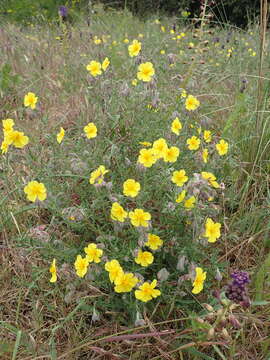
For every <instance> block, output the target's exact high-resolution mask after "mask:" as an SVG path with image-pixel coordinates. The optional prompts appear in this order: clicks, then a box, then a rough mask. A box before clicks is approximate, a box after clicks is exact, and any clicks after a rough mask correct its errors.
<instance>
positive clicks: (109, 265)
mask: <svg viewBox="0 0 270 360" xmlns="http://www.w3.org/2000/svg"><path fill="white" fill-rule="evenodd" d="M105 270H106V271H108V272H109V278H110V282H111V283H113V282H114V281H115V279H116V278H117V277H118V276H120V275H123V274H124V271H123V269H122V267H121V265H120V264H119V262H118V261H117V260H111V261H107V262H106V264H105Z"/></svg>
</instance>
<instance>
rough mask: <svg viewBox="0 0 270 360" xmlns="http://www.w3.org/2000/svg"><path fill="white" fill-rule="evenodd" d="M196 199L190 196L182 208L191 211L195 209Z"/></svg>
mask: <svg viewBox="0 0 270 360" xmlns="http://www.w3.org/2000/svg"><path fill="white" fill-rule="evenodd" d="M195 203H196V198H195V196H191V197H190V198H189V199H187V200H186V201H185V203H184V207H185V208H186V209H187V210H190V209H193V208H194V207H195Z"/></svg>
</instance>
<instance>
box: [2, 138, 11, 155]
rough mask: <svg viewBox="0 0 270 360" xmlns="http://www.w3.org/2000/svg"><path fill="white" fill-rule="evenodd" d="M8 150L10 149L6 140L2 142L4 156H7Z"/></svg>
mask: <svg viewBox="0 0 270 360" xmlns="http://www.w3.org/2000/svg"><path fill="white" fill-rule="evenodd" d="M8 148H9V145H8V143H7V142H6V141H5V140H4V141H2V143H1V151H2V154H6V153H7V151H8Z"/></svg>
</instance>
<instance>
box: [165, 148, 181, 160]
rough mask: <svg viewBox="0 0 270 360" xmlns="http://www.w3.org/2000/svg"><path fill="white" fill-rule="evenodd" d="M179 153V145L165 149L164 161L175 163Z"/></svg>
mask: <svg viewBox="0 0 270 360" xmlns="http://www.w3.org/2000/svg"><path fill="white" fill-rule="evenodd" d="M179 154H180V151H179V149H178V147H176V146H172V147H171V148H168V149H167V150H166V151H165V154H164V161H165V162H170V163H174V162H175V161H176V160H177V158H178V156H179Z"/></svg>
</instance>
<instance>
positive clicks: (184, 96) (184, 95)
mask: <svg viewBox="0 0 270 360" xmlns="http://www.w3.org/2000/svg"><path fill="white" fill-rule="evenodd" d="M186 97H187V92H186V90H185V89H183V90H182V91H181V98H186Z"/></svg>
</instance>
